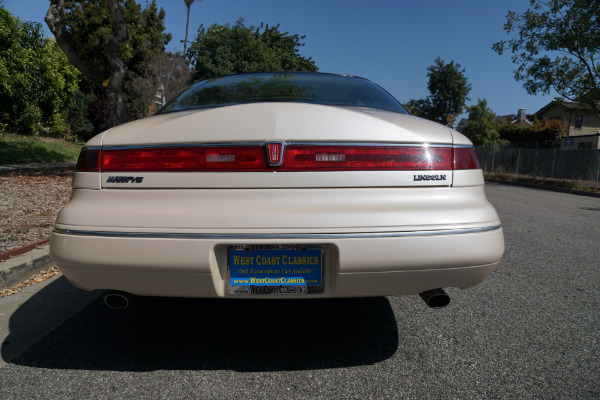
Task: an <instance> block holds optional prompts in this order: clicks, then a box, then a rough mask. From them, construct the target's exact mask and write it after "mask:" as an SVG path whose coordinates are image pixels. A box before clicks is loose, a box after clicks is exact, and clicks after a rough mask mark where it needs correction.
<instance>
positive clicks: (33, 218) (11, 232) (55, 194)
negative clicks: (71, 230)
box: [0, 169, 73, 253]
mask: <svg viewBox="0 0 600 400" xmlns="http://www.w3.org/2000/svg"><path fill="white" fill-rule="evenodd" d="M72 175H73V171H72V170H71V169H35V170H33V169H31V170H18V171H10V172H2V173H0V253H1V252H4V251H7V250H11V249H15V248H18V247H22V246H25V245H27V244H29V243H34V242H37V241H39V240H42V239H45V238H47V237H50V233H51V231H52V225H53V224H54V220H55V219H56V216H57V215H58V212H59V211H60V209H61V208H62V207H63V206H64V205H65V204H67V202H68V201H69V197H70V195H71V177H72Z"/></svg>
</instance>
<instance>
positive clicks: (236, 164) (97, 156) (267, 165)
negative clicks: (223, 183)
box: [77, 143, 480, 172]
mask: <svg viewBox="0 0 600 400" xmlns="http://www.w3.org/2000/svg"><path fill="white" fill-rule="evenodd" d="M277 146H281V148H280V147H277ZM283 146H284V144H283V143H276V146H273V144H272V143H270V144H268V145H266V146H262V145H245V146H235V145H232V146H228V145H226V146H198V147H193V146H191V147H148V148H120V149H110V148H109V149H105V150H102V151H101V150H89V149H86V150H83V151H82V152H81V154H80V156H79V161H78V162H77V171H96V172H98V171H106V172H126V171H131V172H135V171H146V172H171V171H182V172H186V171H215V172H216V171H380V170H384V171H385V170H390V171H392V170H396V171H420V170H452V169H478V168H480V166H479V160H478V159H477V155H476V154H475V150H474V149H473V148H472V147H465V148H452V147H429V146H377V145H376V146H373V145H294V144H291V145H288V146H285V148H284V147H283ZM282 153H283V157H282V158H280V157H281V156H280V154H282ZM278 164H279V165H278Z"/></svg>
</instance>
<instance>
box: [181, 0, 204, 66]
mask: <svg viewBox="0 0 600 400" xmlns="http://www.w3.org/2000/svg"><path fill="white" fill-rule="evenodd" d="M183 1H185V6H186V7H187V22H186V23H185V39H184V40H183V56H184V57H185V51H186V49H187V42H188V39H187V38H188V28H189V26H190V9H191V8H192V4H193V3H194V0H183ZM200 1H202V0H200Z"/></svg>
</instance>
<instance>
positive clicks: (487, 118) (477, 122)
mask: <svg viewBox="0 0 600 400" xmlns="http://www.w3.org/2000/svg"><path fill="white" fill-rule="evenodd" d="M467 110H468V111H469V120H468V122H467V125H466V126H465V127H464V129H463V131H462V133H464V134H465V136H467V137H468V138H469V139H471V141H472V142H473V144H474V145H476V146H479V145H491V144H493V143H498V142H501V143H500V144H507V143H508V141H503V140H501V139H500V135H499V134H498V130H497V129H496V114H494V112H493V111H492V110H491V109H490V108H489V107H488V105H487V100H485V99H483V100H482V99H477V104H476V105H474V106H471V107H467Z"/></svg>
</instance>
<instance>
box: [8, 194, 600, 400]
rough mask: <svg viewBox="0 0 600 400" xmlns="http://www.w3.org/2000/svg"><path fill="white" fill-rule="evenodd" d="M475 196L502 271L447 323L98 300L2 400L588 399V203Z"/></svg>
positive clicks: (432, 313)
mask: <svg viewBox="0 0 600 400" xmlns="http://www.w3.org/2000/svg"><path fill="white" fill-rule="evenodd" d="M487 191H488V196H489V198H490V200H491V201H492V202H493V203H494V204H495V206H496V207H497V209H498V211H499V213H500V215H501V218H502V221H503V224H504V229H505V235H506V246H507V252H506V255H505V257H504V259H503V260H502V262H501V265H500V266H499V268H498V270H497V271H496V272H495V273H493V274H492V276H491V277H490V278H489V279H487V280H486V281H485V282H484V283H483V284H482V285H480V286H478V287H476V288H473V289H470V290H467V291H461V290H449V293H450V295H451V296H452V302H451V304H450V306H449V307H447V308H445V309H442V310H431V309H428V308H426V307H425V306H424V304H423V303H422V302H421V300H420V299H419V298H417V297H408V298H396V297H390V298H375V299H363V300H354V299H352V300H336V301H314V302H313V301H308V302H262V301H260V302H259V301H257V302H244V303H242V302H234V301H231V302H230V301H215V300H181V299H141V298H138V299H136V301H135V302H134V303H133V304H132V306H131V307H130V308H128V309H127V310H125V311H123V312H115V311H113V310H109V309H107V308H105V307H104V306H103V305H102V303H101V299H99V298H97V299H96V300H93V301H92V302H91V303H90V304H89V305H88V306H87V307H86V308H84V309H82V310H80V311H79V312H77V313H76V314H75V315H74V316H73V317H71V318H70V319H68V320H67V321H65V322H64V323H62V324H61V325H60V326H59V327H58V328H57V329H56V330H54V331H53V332H51V333H50V334H48V335H46V336H45V337H44V338H43V339H41V340H39V341H38V342H37V343H36V344H35V345H33V346H32V347H30V348H29V350H27V351H26V352H25V353H23V354H22V355H21V356H20V357H18V358H17V359H15V360H13V361H12V362H11V363H10V364H8V365H6V366H5V367H3V368H2V369H0V398H2V399H11V398H19V399H21V398H27V399H29V398H77V399H81V398H94V399H103V398H104V399H113V398H145V399H156V398H203V399H231V398H281V397H283V396H286V397H288V398H357V399H365V398H406V399H447V398H455V399H469V398H493V399H506V398H518V399H593V398H595V399H598V398H600V384H599V382H600V359H599V356H600V351H599V350H600V349H599V347H600V346H599V341H600V334H599V333H598V331H599V330H600V318H599V315H600V313H599V312H598V309H599V308H600V304H599V303H600V296H599V287H600V245H599V244H598V243H599V242H600V200H599V199H597V198H589V197H581V196H574V195H569V194H562V193H554V192H547V191H539V190H535V189H526V188H517V187H510V186H502V185H488V188H487ZM55 284H56V285H58V284H61V283H60V280H57V281H56V282H55V283H52V284H51V285H49V286H48V288H46V289H49V288H50V286H52V285H55ZM46 289H44V290H46ZM42 292H43V290H42ZM34 300H35V296H34V298H32V300H30V301H28V302H27V303H25V304H24V305H23V306H22V307H21V308H20V309H19V310H18V311H17V313H15V317H13V318H11V323H12V326H11V332H12V329H14V331H15V332H18V331H19V330H23V329H25V328H26V327H24V326H20V325H19V318H17V317H19V314H26V313H28V311H30V302H33V301H34ZM0 301H2V300H0ZM50 301H51V300H50ZM31 304H33V303H31ZM1 305H2V303H1V302H0V306H1ZM13 321H14V322H13ZM8 339H11V338H10V336H9V338H8Z"/></svg>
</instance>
